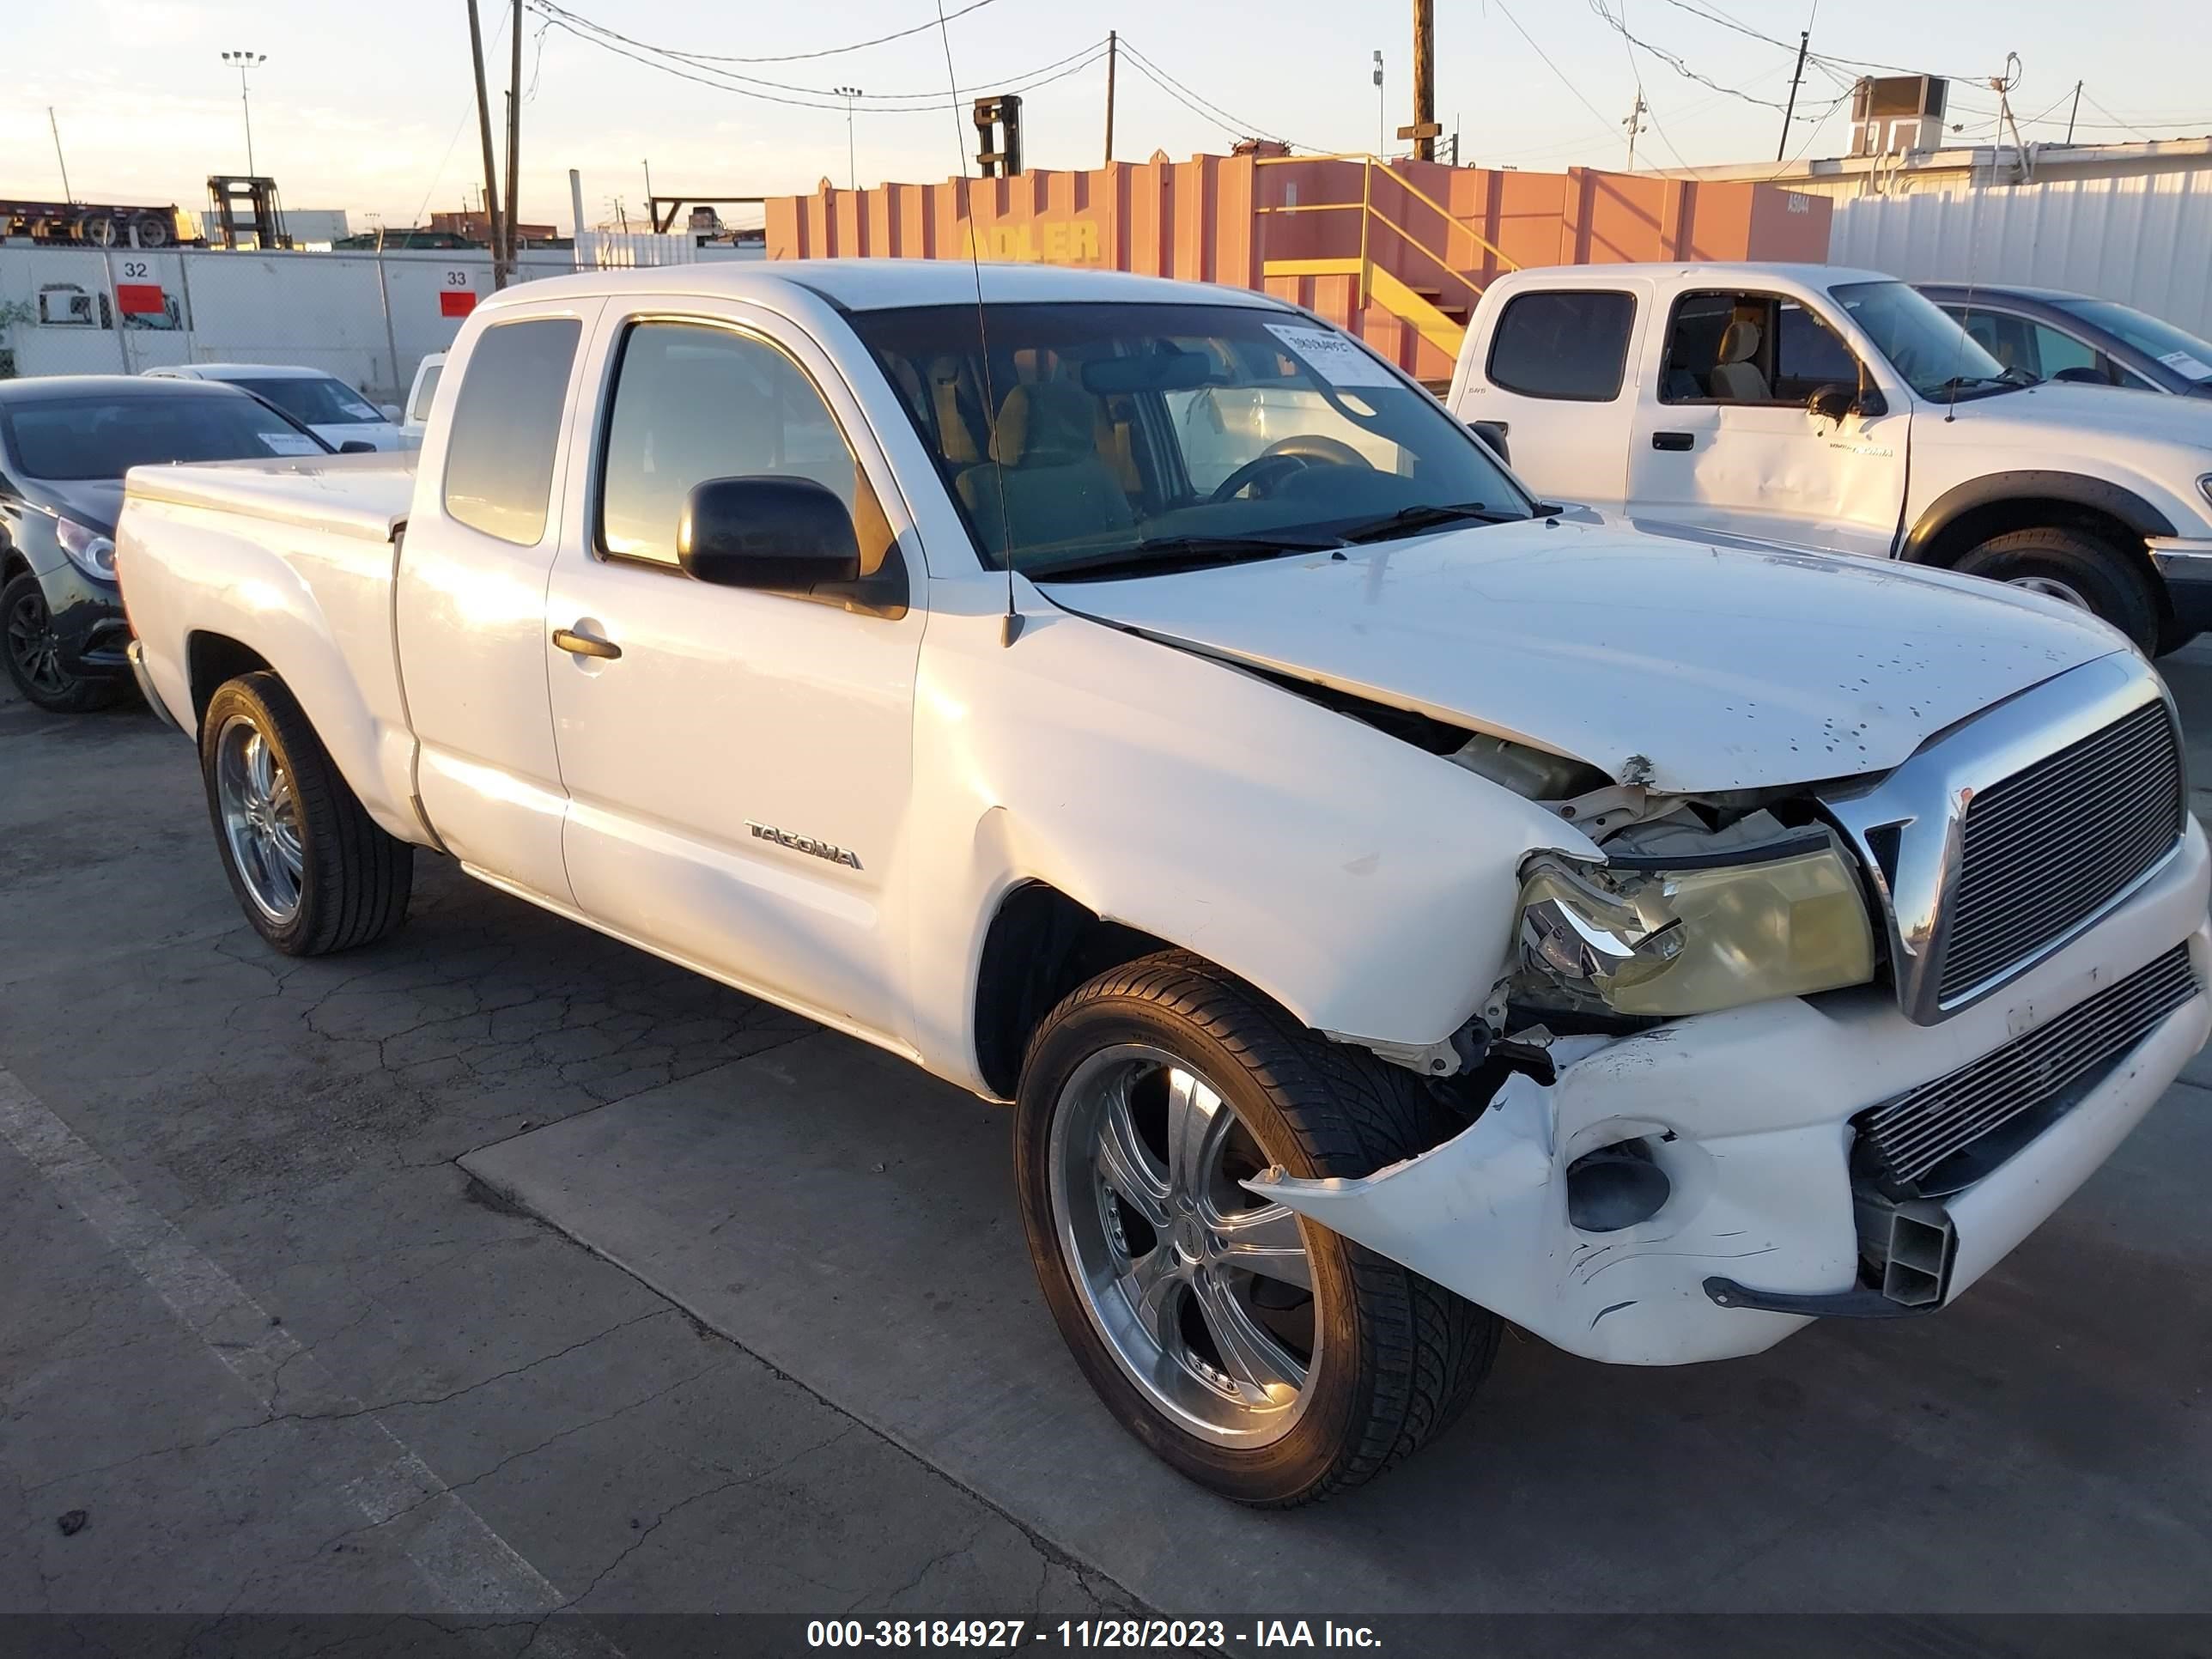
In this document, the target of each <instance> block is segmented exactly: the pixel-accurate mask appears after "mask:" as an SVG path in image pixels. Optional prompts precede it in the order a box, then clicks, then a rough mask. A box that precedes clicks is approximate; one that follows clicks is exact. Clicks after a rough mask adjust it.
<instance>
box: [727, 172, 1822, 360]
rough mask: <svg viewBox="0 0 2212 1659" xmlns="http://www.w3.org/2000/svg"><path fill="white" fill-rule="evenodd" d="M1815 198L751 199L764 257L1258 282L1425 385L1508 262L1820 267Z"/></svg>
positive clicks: (1585, 193) (1263, 191)
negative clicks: (1357, 338)
mask: <svg viewBox="0 0 2212 1659" xmlns="http://www.w3.org/2000/svg"><path fill="white" fill-rule="evenodd" d="M1831 212H1832V204H1831V203H1830V202H1829V201H1828V200H1827V199H1826V197H1815V196H1807V195H1802V194H1799V193H1797V192H1796V191H1785V190H1782V189H1779V188H1777V187H1776V186H1774V185H1763V184H1743V183H1738V182H1708V181H1703V180H1699V179H1662V178H1656V177H1651V176H1649V175H1644V174H1631V173H1604V172H1600V171H1596V170H1595V169H1591V168H1588V167H1574V168H1571V169H1569V170H1568V171H1567V172H1565V173H1522V172H1518V171H1510V170H1497V169H1492V168H1486V167H1445V166H1443V165H1442V164H1440V163H1437V162H1428V161H1393V162H1390V163H1389V164H1388V165H1384V164H1383V163H1379V162H1376V161H1372V160H1371V159H1370V158H1368V157H1364V156H1349V157H1340V156H1304V155H1298V156H1291V155H1195V156H1193V157H1192V158H1191V159H1190V160H1189V161H1169V160H1168V159H1167V158H1166V157H1165V156H1164V155H1154V156H1153V157H1152V160H1151V161H1139V162H1115V164H1114V165H1112V166H1110V167H1099V168H1095V169H1093V170H1091V171H1089V172H1085V173H1024V174H1022V175H1021V176H1020V177H1018V178H1013V179H1003V178H1001V179H948V180H946V181H945V183H943V184H938V185H897V184H887V185H878V187H876V188H875V189H872V190H859V191H854V190H838V189H836V188H834V187H832V186H831V185H829V181H828V180H827V179H824V180H823V185H822V187H821V189H819V190H818V191H816V192H815V193H813V194H812V195H808V196H783V197H771V198H770V199H769V203H768V252H769V258H777V259H798V258H854V257H871V258H921V259H944V258H962V259H964V258H968V257H969V253H970V252H971V251H972V252H974V253H975V254H976V255H977V256H978V257H980V258H984V259H990V260H1024V261H1026V260H1036V261H1042V262H1044V263H1046V264H1072V265H1091V266H1097V267H1100V268H1103V269H1108V270H1131V271H1139V272H1143V273H1145V274H1147V275H1152V276H1175V277H1180V278H1182V279H1185V280H1188V281H1194V282H1203V283H1230V284H1231V285H1234V286H1236V287H1239V288H1251V289H1266V290H1267V292H1269V293H1271V294H1275V295H1280V296H1281V297H1282V298H1284V299H1287V300H1292V301H1297V303H1299V304H1301V305H1304V306H1308V307H1311V308H1312V309H1313V310H1315V311H1316V312H1318V313H1321V314H1322V316H1325V317H1327V318H1328V319H1330V320H1331V321H1333V322H1334V323H1337V324H1338V325H1341V326H1343V327H1346V328H1349V329H1352V331H1355V332H1357V333H1358V334H1360V335H1361V336H1363V337H1364V338H1366V339H1367V340H1368V341H1369V343H1371V344H1373V345H1374V346H1375V347H1376V349H1379V350H1381V351H1383V352H1384V353H1385V354H1386V355H1388V356H1390V357H1392V358H1393V359H1394V360H1395V361H1396V362H1398V363H1400V364H1401V366H1403V367H1404V368H1407V369H1409V370H1411V371H1413V373H1414V374H1417V375H1419V376H1420V377H1421V378H1423V379H1425V380H1443V379H1444V378H1445V377H1447V376H1449V374H1450V373H1451V363H1452V359H1453V358H1454V356H1455V355H1456V353H1457V350H1458V344H1459V341H1460V339H1461V337H1462V335H1463V332H1464V325H1465V323H1466V320H1467V318H1468V313H1470V312H1471V311H1472V310H1473V308H1474V302H1475V301H1476V300H1477V299H1478V298H1479V297H1480V295H1481V292H1482V289H1483V287H1484V285H1485V284H1486V283H1489V282H1490V281H1492V279H1493V278H1495V277H1496V276H1498V273H1499V272H1501V271H1504V270H1515V269H1518V268H1521V267H1524V266H1528V265H1547V264H1607V263H1612V262H1615V261H1620V260H1642V259H1662V260H1664V259H1682V260H1700V261H1703V260H1713V259H1790V260H1810V261H1815V262H1817V261H1820V260H1824V259H1826V258H1827V252H1828V228H1829V216H1830V214H1831Z"/></svg>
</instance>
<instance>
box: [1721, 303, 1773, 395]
mask: <svg viewBox="0 0 2212 1659" xmlns="http://www.w3.org/2000/svg"><path fill="white" fill-rule="evenodd" d="M1719 356H1720V361H1719V362H1717V363H1715V364H1714V365H1713V374H1712V386H1713V396H1714V397H1716V398H1720V399H1721V400H1722V401H1723V402H1725V403H1731V404H1771V403H1772V402H1773V401H1774V393H1773V391H1772V390H1771V388H1770V387H1769V386H1767V384H1766V376H1765V374H1763V373H1762V372H1761V371H1760V369H1759V365H1758V364H1757V363H1755V362H1752V359H1753V358H1754V357H1756V356H1759V325H1758V324H1757V323H1753V322H1749V321H1747V320H1745V319H1742V318H1741V317H1739V318H1738V319H1736V320H1735V321H1734V322H1732V323H1730V324H1729V325H1728V328H1727V330H1726V331H1725V332H1723V334H1722V335H1721V349H1720V354H1719Z"/></svg>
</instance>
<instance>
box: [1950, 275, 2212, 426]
mask: <svg viewBox="0 0 2212 1659" xmlns="http://www.w3.org/2000/svg"><path fill="white" fill-rule="evenodd" d="M1913 286H1914V287H1915V288H1917V289H1919V290H1920V291H1921V292H1922V293H1923V294H1924V295H1927V296H1928V297H1929V299H1930V300H1933V301H1935V302H1936V304H1937V305H1938V306H1940V307H1942V309H1943V310H1944V311H1946V312H1948V313H1949V314H1950V315H1951V316H1953V317H1954V318H1956V319H1958V321H1959V322H1960V324H1962V325H1964V326H1965V328H1966V332H1967V333H1968V334H1970V335H1972V337H1973V338H1974V340H1975V342H1976V343H1978V344H1979V345H1980V346H1981V348H1982V349H1984V351H1987V352H1988V353H1989V354H1990V356H1992V357H1995V358H1996V360H1997V361H1998V362H2001V363H2002V364H2003V365H2004V366H2005V367H2006V368H2017V369H2021V370H2022V371H2024V372H2025V373H2027V374H2033V376H2035V378H2036V379H2037V380H2071V381H2078V382H2081V383H2083V384H2086V385H2089V386H2124V387H2127V388H2130V389H2131V390H2134V391H2137V392H2170V393H2172V394H2173V395H2175V396H2179V397H2188V398H2212V340H2203V339H2200V338H2198V337H2197V336H2196V335H2194V334H2191V333H2190V332H2189V331H2188V330H2186V329H2182V328H2176V327H2175V326H2174V325H2172V323H2169V322H2166V321H2164V320H2162V319H2160V318H2156V317H2154V316H2152V315H2151V314H2150V313H2148V312H2145V311H2137V310H2136V308H2135V307H2133V306H2124V305H2121V304H2120V303H2119V302H2118V301H2114V300H2099V299H2093V298H2092V297H2091V296H2090V295H2086V294H2069V293H2067V292H2065V291H2064V290H2063V289H2055V288H1991V287H1987V286H1985V285H1984V284H1982V283H1974V284H1973V285H1972V286H1971V287H1969V286H1968V285H1967V284H1966V283H1914V284H1913Z"/></svg>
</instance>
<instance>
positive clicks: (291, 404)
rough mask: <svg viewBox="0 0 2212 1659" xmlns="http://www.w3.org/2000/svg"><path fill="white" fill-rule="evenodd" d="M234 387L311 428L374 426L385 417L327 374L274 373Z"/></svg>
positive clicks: (346, 386) (236, 383)
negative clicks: (265, 400)
mask: <svg viewBox="0 0 2212 1659" xmlns="http://www.w3.org/2000/svg"><path fill="white" fill-rule="evenodd" d="M231 385H233V386H244V387H245V388H246V390H247V391H248V392H252V394H253V395H254V396H255V397H257V398H267V399H268V400H269V401H270V403H272V404H276V407H277V408H279V409H281V410H283V411H284V412H285V413H286V414H287V415H289V416H291V417H292V418H293V419H294V420H295V421H305V422H307V424H308V425H309V426H373V425H374V424H375V423H376V422H379V421H380V420H382V419H383V418H384V416H382V415H381V414H380V413H379V412H378V410H377V408H376V405H375V404H372V403H370V402H369V401H368V398H364V397H362V395H361V393H359V392H356V391H355V390H354V389H353V388H352V387H351V386H348V385H347V384H346V383H345V382H344V381H343V380H332V379H331V377H330V376H329V375H326V374H325V375H307V374H283V375H277V374H272V375H270V377H269V378H268V379H267V380H233V381H232V382H231Z"/></svg>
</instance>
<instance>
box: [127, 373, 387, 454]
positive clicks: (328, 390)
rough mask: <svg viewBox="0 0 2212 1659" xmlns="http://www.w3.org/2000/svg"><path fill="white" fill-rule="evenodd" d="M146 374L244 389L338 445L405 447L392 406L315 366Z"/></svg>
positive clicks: (322, 437) (158, 378)
mask: <svg viewBox="0 0 2212 1659" xmlns="http://www.w3.org/2000/svg"><path fill="white" fill-rule="evenodd" d="M145 373H146V374H148V375H149V376H150V377H152V378H153V379H155V380H221V381H222V382H223V383H224V384H226V385H228V386H242V387H244V388H245V389H246V391H248V392H252V394H253V395H254V396H255V397H257V398H260V399H261V400H262V401H263V402H264V403H268V404H275V405H276V407H277V408H278V409H281V410H283V411H284V413H286V414H287V415H289V416H291V417H292V418H293V419H294V420H295V421H297V422H300V423H301V425H302V426H305V427H309V428H313V431H314V434H315V435H316V436H317V437H319V438H320V439H322V440H323V441H324V442H325V443H328V444H331V445H332V446H334V447H340V448H343V447H344V446H345V445H347V444H368V446H370V447H372V448H375V449H399V448H403V447H405V446H404V445H403V444H402V442H401V441H400V428H399V410H398V406H397V405H396V404H383V405H381V406H380V405H378V404H373V403H371V402H369V400H368V398H364V397H363V396H362V394H361V393H360V392H357V391H356V390H355V389H354V388H353V387H352V386H348V385H347V384H346V383H345V382H344V381H343V380H340V379H338V378H337V375H335V374H325V373H323V371H322V370H321V369H319V368H287V367H285V366H283V365H282V364H277V363H182V364H179V365H178V366H177V367H176V368H149V369H147V370H146V371H145Z"/></svg>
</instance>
